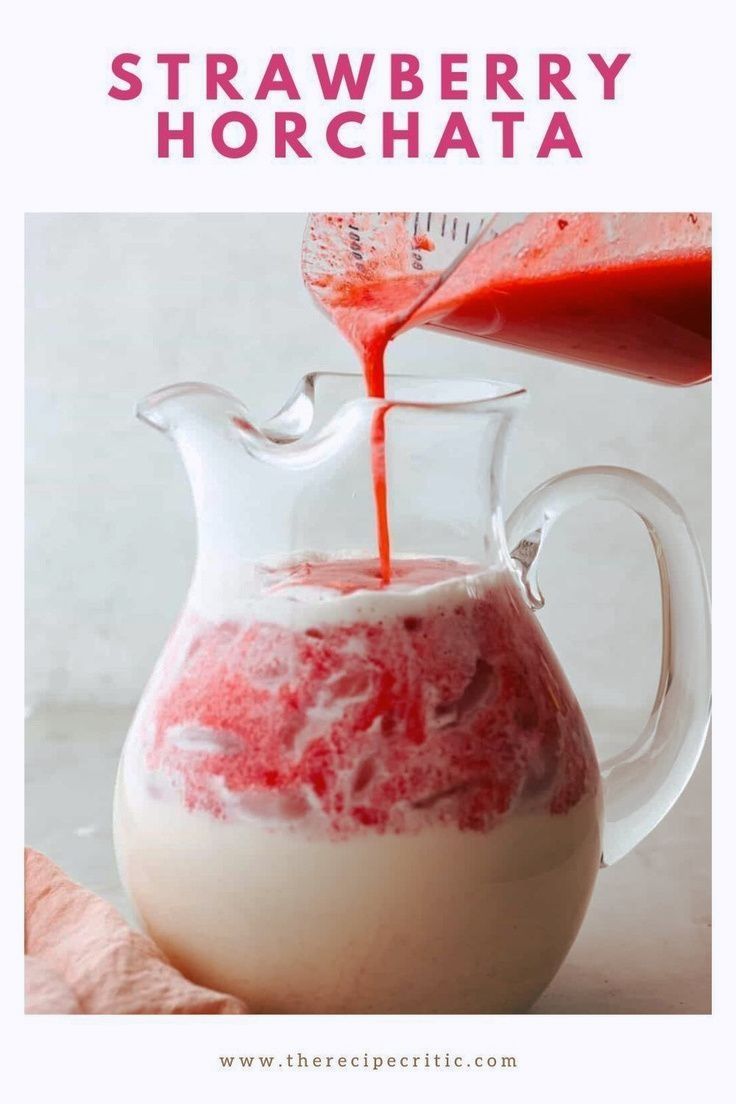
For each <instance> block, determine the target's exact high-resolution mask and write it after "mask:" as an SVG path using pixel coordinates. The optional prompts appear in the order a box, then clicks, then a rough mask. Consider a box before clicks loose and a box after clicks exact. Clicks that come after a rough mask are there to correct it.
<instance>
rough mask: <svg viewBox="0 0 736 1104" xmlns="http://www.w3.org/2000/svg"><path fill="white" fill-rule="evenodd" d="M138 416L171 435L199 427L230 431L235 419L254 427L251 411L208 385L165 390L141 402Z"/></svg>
mask: <svg viewBox="0 0 736 1104" xmlns="http://www.w3.org/2000/svg"><path fill="white" fill-rule="evenodd" d="M136 416H137V417H138V418H140V420H141V421H142V422H145V423H146V425H150V426H152V427H153V428H154V429H157V430H159V431H160V432H161V433H166V434H171V435H174V434H176V432H177V431H178V430H180V429H185V428H190V427H194V426H196V425H208V426H209V427H210V428H214V429H216V428H218V427H220V428H226V427H228V426H229V425H230V424H231V423H232V421H233V419H235V418H237V419H238V420H239V421H240V422H245V423H246V424H248V425H249V426H250V425H251V422H250V415H249V414H248V410H247V409H246V407H245V406H244V404H243V403H242V402H241V401H240V400H239V399H236V398H235V396H234V395H231V394H230V392H229V391H225V390H224V389H223V388H221V387H214V386H213V385H211V384H208V383H194V382H192V383H175V384H173V385H171V386H169V387H161V388H160V389H159V390H158V391H153V392H152V393H151V394H150V395H147V396H146V398H145V399H142V400H141V401H140V402H139V403H138V405H137V407H136Z"/></svg>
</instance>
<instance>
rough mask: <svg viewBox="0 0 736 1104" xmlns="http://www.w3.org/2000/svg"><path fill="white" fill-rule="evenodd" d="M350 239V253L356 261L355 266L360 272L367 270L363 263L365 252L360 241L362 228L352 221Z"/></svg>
mask: <svg viewBox="0 0 736 1104" xmlns="http://www.w3.org/2000/svg"><path fill="white" fill-rule="evenodd" d="M348 231H349V232H348V241H349V242H350V253H351V255H352V258H353V260H354V261H355V267H356V268H357V269H358V271H359V272H365V264H364V263H363V253H362V251H361V242H360V230H359V228H358V227H357V226H355V225H353V223H352V222H349V223H348Z"/></svg>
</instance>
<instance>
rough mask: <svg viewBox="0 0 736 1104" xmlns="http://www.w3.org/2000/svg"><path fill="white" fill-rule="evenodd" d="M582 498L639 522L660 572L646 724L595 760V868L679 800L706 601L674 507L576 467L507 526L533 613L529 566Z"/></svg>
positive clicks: (649, 490) (702, 688) (625, 477)
mask: <svg viewBox="0 0 736 1104" xmlns="http://www.w3.org/2000/svg"><path fill="white" fill-rule="evenodd" d="M591 500H608V501H611V502H621V503H623V504H624V505H626V506H628V507H629V508H630V509H632V510H633V511H634V512H635V513H636V514H638V515H639V517H640V518H641V519H642V521H643V522H644V524H645V526H646V528H647V531H648V533H649V537H650V539H651V542H652V546H653V548H654V553H655V556H656V558H657V566H658V568H659V579H660V587H661V595H662V663H661V669H660V677H659V684H658V686H657V691H656V694H655V699H654V704H653V706H652V710H651V713H650V715H649V719H648V720H647V723H646V725H645V727H644V730H643V731H642V732H641V733H640V734H639V736H638V738H637V739H635V740H634V741H633V743H632V744H630V745H629V747H627V748H626V749H625V750H623V751H621V752H619V753H618V754H616V755H615V756H613V757H611V758H609V759H607V760H604V761H603V762H602V763H601V774H602V777H603V791H604V805H605V822H604V828H603V858H602V863H603V865H604V866H610V865H611V864H612V863H614V862H616V861H617V860H618V859H620V858H622V857H623V856H624V855H625V854H627V852H629V851H630V850H631V849H632V848H634V847H636V845H637V844H638V843H640V842H641V840H643V839H644V837H645V836H647V835H648V834H649V832H651V830H652V829H653V828H654V827H656V825H657V824H658V823H659V822H660V820H661V819H662V818H663V817H664V816H665V814H666V813H667V812H668V811H669V809H670V808H671V807H672V805H673V804H674V803H675V801H676V800H677V798H678V797H679V795H680V794H681V793H682V791H683V789H684V788H685V785H686V784H687V782H688V780H689V779H690V776H691V774H692V772H693V770H694V769H695V766H696V764H697V761H698V759H699V757H700V752H701V750H702V747H703V742H704V739H705V735H706V732H707V728H708V722H709V720H710V602H709V595H708V584H707V581H706V576H705V569H704V567H703V561H702V557H701V554H700V550H699V548H698V545H697V542H696V540H695V538H694V536H693V534H692V532H691V530H690V527H689V525H688V523H687V520H686V518H685V515H684V514H683V512H682V510H681V508H680V506H679V505H678V503H677V502H676V501H675V500H674V499H673V498H672V496H671V495H670V494H669V493H668V492H667V491H666V490H665V489H664V488H663V487H661V486H660V485H659V484H658V483H655V482H654V481H653V480H651V479H648V478H647V477H646V476H644V475H640V474H639V473H638V472H633V471H629V470H627V469H626V468H612V467H594V468H578V469H577V470H575V471H569V472H565V473H564V474H562V475H558V476H556V477H555V478H554V479H550V480H549V481H548V482H547V483H544V484H542V485H541V486H540V487H537V489H536V490H534V491H532V492H531V494H529V495H528V496H527V497H526V498H525V499H524V500H523V502H521V503H520V504H519V506H517V508H516V509H515V510H514V512H513V514H512V515H511V517H510V518H509V520H508V523H507V531H508V536H509V547H511V548H513V551H512V553H511V556H512V560H513V561H514V565H515V567H516V568H517V571H518V574H519V577H520V579H521V581H522V583H523V585H524V588H525V590H526V593H527V598H528V600H529V603H530V605H531V606H532V608H533V609H540V608H541V606H542V605H543V604H544V600H543V598H542V596H541V594H540V592H539V589H538V585H537V566H538V563H537V560H538V556H539V551H540V549H541V547H542V543H543V541H544V538H545V536H546V534H547V533H548V532H549V530H550V529H551V527H552V525H553V524H554V523H555V521H556V520H557V518H558V517H560V516H561V515H562V514H563V513H565V512H566V511H567V510H569V509H572V508H573V507H575V506H579V505H582V504H583V503H585V502H590V501H591Z"/></svg>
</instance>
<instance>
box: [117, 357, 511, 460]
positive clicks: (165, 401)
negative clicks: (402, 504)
mask: <svg viewBox="0 0 736 1104" xmlns="http://www.w3.org/2000/svg"><path fill="white" fill-rule="evenodd" d="M320 381H325V382H332V383H333V384H337V385H339V384H340V383H343V384H345V383H348V384H354V385H355V394H349V395H346V396H344V397H341V398H340V401H339V403H338V405H337V407H336V408H335V409H333V410H331V411H330V412H329V414H328V415H327V417H326V418H325V419H324V420H322V421H320V403H319V399H318V397H317V388H318V384H319V382H320ZM363 387H364V384H363V376H362V374H361V373H360V372H320V371H317V372H309V373H307V374H306V375H304V376H302V378H301V379H300V380H299V382H298V383H297V385H296V387H295V388H294V390H293V391H292V392H291V395H290V396H289V398H288V399H287V400H286V402H285V403H284V404H283V405H282V406H281V407H280V408H279V409H278V410H277V412H276V413H275V414H273V415H272V416H271V417H267V418H266V419H265V420H263V421H260V422H258V423H256V422H255V421H254V420H253V419H252V416H251V414H250V411H249V410H248V408H247V406H246V405H245V404H244V403H243V402H242V401H241V400H240V399H239V398H237V397H236V396H235V395H233V394H232V393H231V392H229V391H226V390H224V389H223V388H221V387H217V386H215V385H214V384H209V383H201V382H182V383H176V384H173V385H171V386H168V387H163V388H160V389H159V390H157V391H154V392H152V393H151V394H150V395H148V396H147V397H146V398H145V399H143V400H142V401H141V402H140V403H139V404H138V406H137V408H136V413H137V416H138V417H139V418H140V419H141V421H143V422H145V423H146V424H148V425H151V426H153V427H154V428H155V429H158V430H160V431H162V432H164V433H166V434H168V433H170V432H174V433H176V431H177V430H179V429H184V428H185V427H186V425H187V424H191V423H197V422H199V423H200V424H204V423H206V424H209V425H210V426H212V427H213V428H214V427H215V426H216V425H218V424H219V425H220V431H221V432H222V431H224V432H226V433H228V434H230V433H235V434H236V435H237V436H238V438H239V439H240V440H241V442H242V443H243V444H244V445H246V447H247V448H248V449H249V451H252V452H253V454H254V455H260V456H261V457H262V458H264V459H269V458H270V459H272V460H275V459H277V458H278V459H280V460H282V461H286V460H287V459H288V457H289V456H290V455H292V454H293V457H294V460H295V461H296V460H298V459H299V458H300V457H302V458H303V457H305V456H306V455H307V454H310V455H311V454H312V453H313V450H314V448H317V450H318V451H320V450H321V449H323V448H328V450H330V451H331V450H332V449H334V448H337V447H338V446H339V445H340V443H341V442H342V440H343V438H344V437H345V434H348V435H349V434H350V433H351V432H353V430H352V428H351V427H352V426H357V425H358V424H360V423H361V422H363V421H364V419H365V418H367V417H370V416H372V414H373V412H374V411H376V410H380V409H387V410H389V411H391V410H413V411H415V412H420V413H422V412H423V413H427V414H436V413H438V412H440V413H443V414H446V415H447V414H449V415H458V416H460V415H463V414H475V415H478V414H480V415H491V414H494V413H498V414H511V412H512V411H513V410H515V409H516V408H517V407H518V406H521V405H524V404H525V402H526V399H527V391H526V389H525V388H524V387H522V386H521V385H519V384H514V383H507V382H505V381H500V380H488V379H481V378H477V377H457V378H453V379H450V378H446V377H443V376H420V375H408V374H401V373H390V374H389V373H387V375H386V397H385V398H376V397H370V396H368V395H366V394H365V393H364V390H363ZM397 387H398V389H399V394H398V395H397V394H396V393H395V390H396V388H397ZM402 387H404V388H406V393H405V394H402V393H401V388H402ZM392 392H394V393H392ZM315 455H316V454H315Z"/></svg>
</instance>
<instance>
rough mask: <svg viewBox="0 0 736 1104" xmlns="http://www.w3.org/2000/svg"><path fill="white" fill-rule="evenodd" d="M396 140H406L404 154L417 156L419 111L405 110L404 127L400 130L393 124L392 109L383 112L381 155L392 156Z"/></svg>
mask: <svg viewBox="0 0 736 1104" xmlns="http://www.w3.org/2000/svg"><path fill="white" fill-rule="evenodd" d="M396 142H406V156H407V157H418V156H419V112H418V111H407V113H406V128H405V129H404V130H400V129H399V128H398V127H396V126H395V125H394V113H393V111H385V112H384V114H383V147H382V148H383V156H384V157H393V156H394V147H395V144H396Z"/></svg>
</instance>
